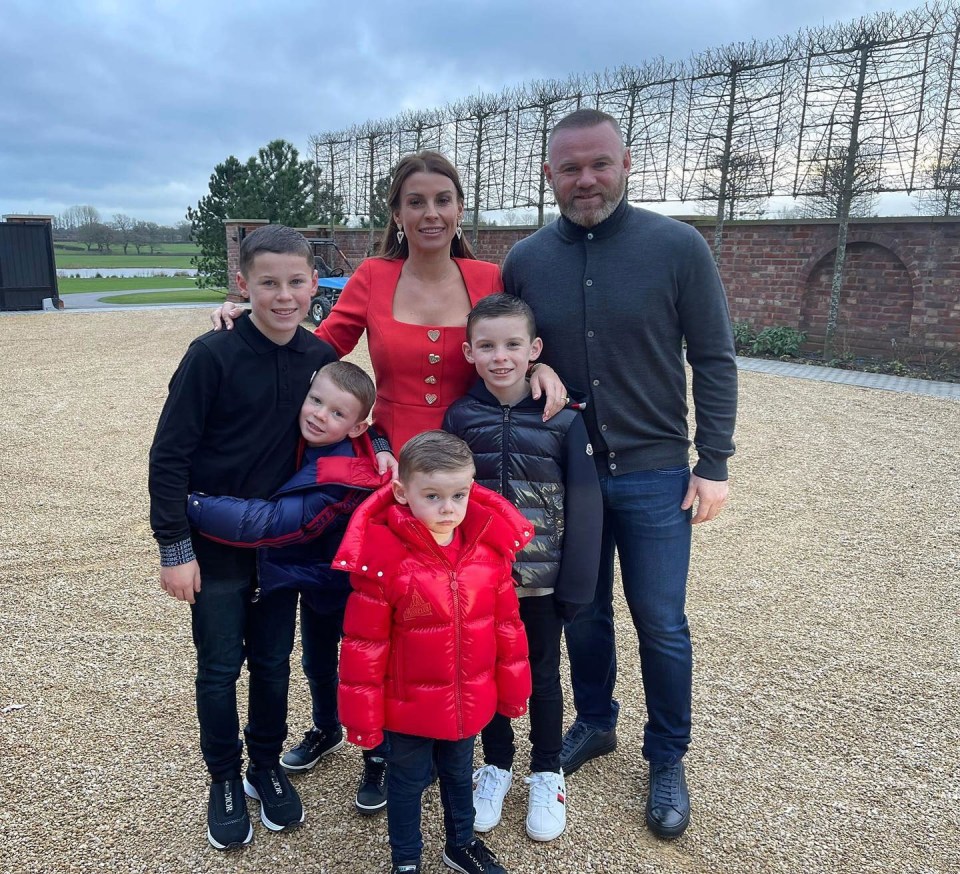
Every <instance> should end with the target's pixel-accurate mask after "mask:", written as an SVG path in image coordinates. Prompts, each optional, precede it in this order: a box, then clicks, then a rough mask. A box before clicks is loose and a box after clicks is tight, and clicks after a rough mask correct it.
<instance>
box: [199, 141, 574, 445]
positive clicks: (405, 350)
mask: <svg viewBox="0 0 960 874" xmlns="http://www.w3.org/2000/svg"><path fill="white" fill-rule="evenodd" d="M387 203H388V205H389V208H390V222H389V224H388V226H387V229H386V231H385V232H384V235H383V239H382V241H381V243H380V251H379V254H378V255H377V256H376V257H373V258H367V259H366V260H365V261H364V262H363V263H362V264H361V265H360V266H359V267H358V268H357V271H356V272H355V273H354V274H353V275H352V276H351V277H350V280H349V281H348V282H347V284H346V286H345V287H344V289H343V291H342V292H341V294H340V298H339V300H338V301H337V304H336V306H334V308H333V311H332V312H331V313H330V315H329V316H328V317H327V318H326V319H325V320H324V321H323V323H322V324H321V325H320V326H319V327H318V328H317V329H316V331H315V333H316V335H317V336H318V337H319V338H320V339H321V340H325V341H326V342H328V343H329V344H330V345H331V346H333V348H334V349H335V350H336V352H337V355H339V356H340V357H341V358H342V357H343V356H344V355H347V354H348V353H350V352H351V351H353V349H354V348H355V347H356V345H357V342H358V341H359V340H360V336H361V334H363V332H364V330H366V332H367V347H368V349H369V352H370V361H371V363H372V365H373V372H374V378H375V381H376V384H377V402H376V404H375V406H374V408H373V418H374V423H375V424H376V426H377V428H378V429H379V430H380V431H382V432H383V433H384V434H386V436H387V438H388V439H389V441H390V444H391V446H392V447H393V449H394V452H399V450H400V448H401V447H402V446H403V444H404V443H405V442H406V441H407V440H408V439H409V438H410V437H413V436H414V435H415V434H419V433H420V432H421V431H428V430H432V429H435V428H439V427H440V424H441V422H442V421H443V415H444V413H445V412H446V410H447V407H448V406H449V405H450V404H451V403H452V402H453V401H454V400H456V399H457V398H458V397H461V396H462V395H464V394H465V393H466V391H467V389H468V388H469V387H470V386H471V385H472V384H473V382H474V381H475V380H476V371H475V370H474V368H473V366H472V365H471V364H469V363H468V362H467V361H466V359H465V358H464V357H463V352H462V346H463V343H464V341H465V340H466V324H467V314H468V313H469V312H470V310H471V308H472V307H473V305H474V304H475V303H476V302H477V301H478V300H480V298H482V297H486V296H487V295H489V294H494V293H496V292H499V291H503V284H502V282H501V280H500V270H499V268H498V267H497V266H496V265H495V264H490V263H488V262H486V261H478V260H477V259H476V256H475V255H474V254H473V251H472V250H471V248H470V244H469V243H468V242H467V240H466V238H465V236H464V235H463V230H462V228H461V222H462V221H463V203H464V194H463V187H462V186H461V184H460V177H459V175H458V174H457V171H456V168H455V167H454V166H453V164H451V163H450V161H448V160H447V158H445V157H444V156H443V155H441V154H440V153H439V152H432V151H424V152H420V153H418V154H413V155H407V156H406V157H404V158H403V159H401V161H400V163H399V164H397V167H396V170H395V171H394V175H393V180H392V183H391V185H390V191H389V193H388V195H387ZM227 307H228V305H227V304H224V306H223V308H222V309H221V310H219V311H217V312H218V313H220V314H221V315H222V316H223V321H224V323H225V324H226V325H227V327H230V326H231V325H232V319H231V317H233V316H235V315H236V313H237V312H239V310H236V309H234V308H232V307H231V308H230V309H229V310H228V309H227ZM216 322H217V319H216V314H215V315H214V323H215V324H216ZM530 385H531V389H532V391H533V394H534V396H535V397H539V396H540V394H541V393H542V392H545V393H546V395H547V404H546V410H545V411H546V413H547V417H548V418H549V416H551V415H553V414H554V413H555V412H557V411H558V410H560V409H561V408H562V407H563V405H564V395H565V391H564V387H563V384H562V382H561V381H560V380H559V379H558V378H557V376H556V374H555V373H554V372H553V371H552V370H551V369H550V368H549V367H547V366H546V365H540V366H538V367H537V368H536V372H535V373H534V374H533V375H532V376H531V383H530Z"/></svg>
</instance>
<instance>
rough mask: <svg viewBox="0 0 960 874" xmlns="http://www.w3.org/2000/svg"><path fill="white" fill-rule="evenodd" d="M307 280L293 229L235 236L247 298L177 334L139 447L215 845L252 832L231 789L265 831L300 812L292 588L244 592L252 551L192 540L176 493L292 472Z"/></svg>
mask: <svg viewBox="0 0 960 874" xmlns="http://www.w3.org/2000/svg"><path fill="white" fill-rule="evenodd" d="M316 283H317V274H316V271H315V270H314V267H313V252H312V250H311V248H310V245H309V243H307V241H306V240H305V239H304V238H303V236H302V235H301V234H298V233H297V232H296V231H293V230H291V229H290V228H285V227H282V226H280V225H268V226H265V227H262V228H258V229H257V230H256V231H254V232H253V233H251V234H249V235H248V236H247V237H246V238H245V239H244V240H243V243H242V244H241V246H240V272H239V274H238V276H237V284H238V286H239V288H240V292H241V294H243V296H244V297H247V298H249V299H250V303H251V314H250V318H249V319H243V320H241V321H240V322H238V324H237V326H236V328H235V330H233V331H229V332H227V331H220V332H217V333H215V332H212V331H211V332H210V333H207V334H204V335H203V336H201V337H199V338H197V339H196V340H194V341H193V342H192V343H191V344H190V347H189V348H188V349H187V352H186V354H185V355H184V357H183V360H182V361H181V362H180V365H179V366H178V368H177V370H176V372H175V373H174V375H173V378H172V379H171V381H170V387H169V396H168V398H167V401H166V403H165V404H164V407H163V412H162V413H161V414H160V421H159V423H158V425H157V432H156V436H155V437H154V441H153V446H152V448H151V450H150V478H149V488H150V524H151V526H152V528H153V533H154V537H156V539H157V542H158V544H159V546H160V565H161V569H160V586H161V588H162V589H163V590H164V591H165V592H167V593H168V594H169V595H170V596H171V597H173V598H176V599H177V600H179V601H185V602H187V603H188V604H190V605H191V608H190V613H191V625H192V631H193V641H194V645H195V647H196V651H197V675H196V695H197V717H198V720H199V723H200V749H201V751H202V753H203V758H204V761H205V763H206V766H207V769H208V771H209V773H210V780H211V785H210V795H209V802H208V807H207V838H208V840H209V841H210V843H211V844H212V845H213V846H214V847H216V848H217V849H227V848H228V847H233V846H241V845H243V844H247V843H249V842H250V841H251V840H252V839H253V826H252V825H251V823H250V818H249V816H248V814H247V805H246V800H245V798H244V791H245V790H246V792H247V793H248V794H250V795H251V796H252V797H254V798H258V799H259V801H260V818H261V820H262V822H263V824H264V825H265V826H267V828H269V829H271V830H274V831H280V830H282V829H285V828H290V827H293V826H296V825H299V824H300V823H301V822H303V806H302V804H301V803H300V798H299V796H298V795H297V793H296V791H295V790H294V789H293V787H292V786H291V785H290V781H289V780H288V779H287V777H286V775H285V773H284V772H283V769H282V768H280V764H279V759H280V752H281V749H282V746H283V741H284V738H285V737H286V734H287V726H286V715H287V689H288V685H289V678H290V671H289V658H288V655H286V654H289V652H290V650H291V647H292V645H293V644H292V641H293V633H294V626H295V622H296V602H297V593H296V591H295V590H293V589H289V590H281V591H277V592H275V593H274V594H273V596H271V597H270V598H261V599H260V600H259V601H258V602H256V603H252V602H251V595H252V594H253V592H254V589H255V588H256V580H257V569H256V554H255V553H254V552H253V551H252V550H249V549H236V548H234V547H232V546H228V545H225V544H221V543H216V542H214V541H212V540H207V539H206V538H202V537H197V538H195V539H194V538H192V537H191V532H190V526H189V524H188V522H187V503H186V500H185V498H186V496H187V495H188V494H189V493H190V492H192V491H202V492H206V493H208V494H215V495H216V494H221V495H237V496H238V497H245V498H266V497H267V496H269V495H270V494H272V493H273V492H274V491H275V490H276V489H277V487H278V486H279V485H280V484H281V483H283V482H284V481H285V480H287V479H288V478H289V477H290V476H291V474H293V473H294V472H295V471H296V469H297V466H296V450H297V436H298V430H299V429H298V426H297V416H298V413H299V410H300V401H301V398H302V394H301V392H302V386H304V385H306V384H307V381H308V380H309V378H310V376H311V374H312V373H313V372H314V371H315V370H317V369H318V368H320V367H323V365H325V364H328V363H330V362H331V361H334V360H336V355H335V354H334V351H333V349H331V348H330V347H329V346H328V345H327V344H326V343H322V342H318V341H317V339H316V338H315V337H313V336H312V335H311V334H310V333H309V332H307V331H306V330H304V329H303V328H301V327H300V322H301V321H302V320H303V318H304V317H305V315H306V312H307V307H308V306H309V304H310V298H311V295H312V293H313V290H314V289H315V288H316ZM244 659H246V662H247V667H248V670H249V700H248V706H247V713H248V722H247V725H246V727H245V728H244V732H243V734H244V738H245V739H246V744H247V753H248V756H249V759H250V763H249V765H248V767H247V771H246V780H245V781H242V780H241V773H242V765H243V762H242V752H243V743H242V742H241V740H240V721H239V717H238V714H237V679H238V677H239V676H240V671H241V669H242V667H243V662H244Z"/></svg>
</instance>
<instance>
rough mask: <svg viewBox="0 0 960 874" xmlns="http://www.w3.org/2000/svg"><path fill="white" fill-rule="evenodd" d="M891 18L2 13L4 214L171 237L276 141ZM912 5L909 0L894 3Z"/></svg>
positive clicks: (170, 9) (292, 7) (187, 8)
mask: <svg viewBox="0 0 960 874" xmlns="http://www.w3.org/2000/svg"><path fill="white" fill-rule="evenodd" d="M881 5H883V6H886V5H887V4H880V3H871V2H823V0H809V2H805V3H804V4H803V5H802V6H800V7H792V6H791V5H790V4H780V3H774V2H772V0H713V2H711V3H709V4H707V3H704V2H702V0H696V2H694V0H646V2H644V3H624V2H623V0H617V2H614V0H590V2H589V3H586V4H585V3H584V2H583V0H554V2H545V0H530V2H524V3H517V2H515V0H511V2H506V0H488V2H476V3H464V4H457V5H454V6H450V5H449V4H448V5H445V6H443V7H438V6H437V5H436V4H434V3H425V2H419V0H417V2H409V3H404V4H400V3H396V2H393V0H391V2H386V0H367V2H361V3H354V4H335V5H334V4H327V3H313V4H302V3H299V2H292V0H275V2H272V3H270V4H265V3H262V2H255V0H231V2H223V0H213V2H203V3H199V2H191V3H187V2H183V0H165V2H161V0H154V2H141V3H135V4H134V3H123V2H119V0H118V2H107V0H100V2H93V3H91V2H87V3H82V4H70V3H65V2H63V3H60V2H54V3H45V4H40V3H34V2H29V0H5V2H4V11H3V22H2V28H0V81H2V82H3V83H4V87H3V89H2V91H0V131H2V136H0V212H4V213H7V212H20V211H30V210H32V211H35V212H50V213H56V212H61V211H62V210H63V209H64V208H66V206H70V205H72V204H75V203H91V204H93V205H95V206H97V208H98V209H100V211H101V213H103V214H104V216H105V217H108V216H109V215H110V214H111V213H112V212H123V213H126V214H128V215H132V216H135V217H137V218H144V219H149V220H154V221H160V222H163V223H167V224H172V223H174V222H176V221H179V220H180V219H181V218H183V215H184V212H185V210H186V207H187V205H188V204H194V203H196V201H197V200H198V199H199V198H200V197H202V196H203V194H204V193H205V192H206V186H207V182H208V180H209V176H210V173H211V172H212V170H213V167H214V166H215V165H216V164H217V163H219V162H221V161H223V160H224V159H225V158H226V157H227V156H228V155H231V154H233V155H236V156H237V157H239V158H240V159H241V160H245V159H246V158H247V157H249V156H250V155H252V154H254V153H255V152H256V150H257V149H258V148H259V147H261V146H263V145H265V144H266V143H267V142H269V141H270V140H273V139H276V138H278V137H280V138H284V139H287V140H290V141H291V142H293V143H294V144H295V145H296V146H297V147H298V148H300V149H301V151H304V150H305V149H306V148H307V140H308V137H309V136H310V134H313V133H321V132H325V131H336V130H341V129H344V128H348V127H350V126H351V125H354V124H359V123H363V122H365V121H367V120H369V119H378V118H388V117H393V116H395V115H397V114H399V113H400V112H402V111H403V110H404V109H414V108H416V109H429V108H433V107H436V106H439V105H442V104H444V103H446V102H450V101H455V100H458V99H461V98H463V97H466V96H469V95H472V94H476V93H478V92H498V91H500V90H501V89H504V88H509V87H514V86H518V85H521V84H523V83H524V82H527V81H530V80H532V79H544V78H560V79H563V78H566V77H567V76H568V75H570V74H572V73H582V72H590V71H601V70H603V69H604V68H607V67H615V66H618V65H621V64H633V65H639V64H641V63H643V62H644V61H645V60H648V59H651V58H654V57H657V56H663V57H665V58H667V59H668V60H676V59H681V58H686V57H688V56H689V55H690V54H691V53H694V52H696V51H699V50H701V49H703V48H705V47H707V46H710V45H718V44H722V43H726V42H733V41H737V40H745V39H749V38H751V37H757V38H761V39H762V38H767V37H771V36H776V35H779V34H781V33H791V32H794V31H796V30H797V29H798V28H799V27H801V26H810V25H816V24H819V23H821V22H828V23H829V22H831V21H834V20H837V19H838V18H852V17H856V16H858V15H862V14H866V13H868V12H870V11H872V10H873V9H875V8H879V7H881ZM894 5H895V6H896V7H897V8H899V9H904V8H909V7H910V6H911V5H914V4H911V3H906V2H901V3H896V4H894Z"/></svg>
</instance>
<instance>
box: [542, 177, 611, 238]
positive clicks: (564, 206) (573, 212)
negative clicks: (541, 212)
mask: <svg viewBox="0 0 960 874" xmlns="http://www.w3.org/2000/svg"><path fill="white" fill-rule="evenodd" d="M626 190H627V174H626V173H624V174H623V176H622V177H621V179H620V184H619V185H618V186H617V190H616V191H615V192H614V193H613V194H610V193H609V192H608V191H606V190H602V191H601V192H600V195H601V197H602V198H603V202H602V203H601V204H600V206H598V207H593V208H590V209H584V208H581V207H579V206H577V202H576V198H575V197H571V198H570V200H569V202H568V203H561V202H560V199H559V198H557V206H558V207H559V208H560V214H561V215H562V216H563V217H564V218H566V219H568V220H569V221H572V222H573V223H574V224H575V225H579V226H580V227H582V228H592V227H595V226H596V225H598V224H600V222H602V221H604V220H606V219H608V218H610V216H612V215H613V214H614V212H615V211H616V209H617V207H618V206H619V205H620V201H621V200H623V195H624V194H625V193H626ZM553 193H554V197H556V194H557V192H556V191H554V192H553Z"/></svg>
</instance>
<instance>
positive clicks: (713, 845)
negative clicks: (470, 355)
mask: <svg viewBox="0 0 960 874" xmlns="http://www.w3.org/2000/svg"><path fill="white" fill-rule="evenodd" d="M206 323H207V319H206V313H205V312H204V311H198V310H163V311H160V312H156V313H150V314H148V315H145V314H144V313H143V312H104V313H89V314H86V313H78V314H74V315H72V316H71V317H69V318H67V317H64V316H63V315H61V314H55V313H47V314H25V315H15V316H10V317H8V318H4V319H2V320H0V346H2V348H3V350H4V352H5V354H4V356H3V357H4V367H3V370H2V373H0V402H2V416H0V446H2V454H0V634H2V644H0V711H2V714H0V797H2V801H3V803H2V805H0V871H23V872H31V874H32V872H54V871H55V872H67V871H70V872H74V871H75V872H81V871H83V872H88V871H113V872H126V871H138V872H139V871H143V872H148V871H149V872H193V871H217V872H264V874H273V872H331V874H332V872H345V874H362V872H386V871H389V864H388V860H389V851H388V847H387V840H386V824H385V819H384V818H383V817H379V818H374V819H361V818H360V817H358V816H356V815H355V814H354V812H353V810H352V795H353V791H354V788H355V780H356V777H357V773H358V763H359V761H360V756H359V753H358V751H357V750H355V749H352V748H351V749H345V750H344V751H343V752H341V753H339V754H338V755H336V756H333V757H331V759H329V760H327V761H326V762H324V763H323V765H322V766H320V767H318V768H317V769H316V770H315V771H314V772H313V773H312V774H310V775H306V776H302V777H299V778H295V779H296V780H297V785H298V787H299V788H300V791H301V794H302V796H303V800H304V804H305V806H306V810H307V822H306V824H305V826H304V827H303V828H302V829H300V830H299V831H297V832H294V833H291V834H288V835H287V834H281V835H275V834H270V833H267V831H266V830H265V829H264V828H263V827H262V826H260V825H257V827H256V838H255V841H254V843H253V845H252V846H250V847H249V848H247V849H245V850H243V851H237V852H232V853H229V854H221V853H217V852H216V851H214V850H212V849H211V848H210V847H209V846H208V844H207V842H206V839H205V835H204V832H205V820H204V817H205V806H206V786H205V778H204V770H203V765H202V761H201V759H200V755H199V751H198V743H197V727H196V722H195V716H194V708H193V671H194V654H193V649H192V645H191V642H190V636H189V621H188V616H187V609H186V608H185V607H184V605H182V604H179V603H177V602H175V601H172V600H171V599H169V598H168V597H167V596H165V595H164V594H163V593H162V592H161V591H160V590H159V588H158V585H157V560H156V550H155V548H154V544H153V540H152V538H151V536H150V529H149V526H148V524H147V495H146V459H147V450H148V447H149V444H150V441H151V438H152V436H153V430H154V427H155V425H156V421H157V416H158V413H159V411H160V407H161V405H162V403H163V400H164V397H165V394H166V384H167V381H168V379H169V377H170V375H171V373H172V372H173V369H174V367H175V365H176V363H177V361H178V360H179V358H180V356H181V354H182V353H183V350H184V349H185V348H186V345H187V343H188V342H189V340H190V339H191V338H193V337H194V336H196V335H197V334H199V333H200V332H202V331H203V330H204V329H205V326H206ZM355 359H356V360H357V361H358V362H359V363H361V364H363V363H365V360H364V358H363V357H362V356H361V355H359V354H357V355H356V356H355ZM741 377H742V392H741V407H740V426H739V428H738V432H737V442H738V446H739V452H738V455H737V456H736V458H735V459H734V463H733V465H732V472H733V476H734V481H733V496H732V500H731V503H730V505H729V506H728V508H727V510H726V511H725V512H724V514H723V515H722V516H721V518H720V519H719V520H718V521H717V522H714V523H711V524H709V525H706V526H703V527H701V528H699V529H698V530H697V531H696V532H695V538H694V539H695V545H694V548H695V558H694V566H693V570H692V574H691V579H690V592H689V603H688V612H689V615H690V617H691V629H692V633H693V636H694V646H695V674H696V676H695V683H694V697H695V700H694V708H695V709H694V732H695V741H694V746H693V748H692V749H691V751H690V754H689V756H688V758H687V762H688V779H689V783H690V790H691V794H692V798H693V823H692V825H691V827H690V829H689V831H688V832H687V834H686V835H685V836H684V837H683V838H681V839H680V840H678V841H676V842H673V843H664V842H660V841H658V840H656V839H655V838H653V837H652V836H651V835H650V834H649V833H648V832H647V830H646V829H645V828H644V825H643V798H644V792H645V780H646V776H645V768H644V765H643V762H642V760H641V758H640V756H639V743H640V738H641V735H642V723H643V718H644V714H643V704H642V698H641V696H640V694H639V688H640V685H639V684H640V680H639V672H638V666H637V657H636V652H635V650H636V643H635V639H634V638H633V635H632V631H631V626H630V624H629V620H628V617H627V615H626V610H625V607H624V605H623V603H622V602H620V603H618V613H619V618H620V623H621V625H620V628H621V631H622V635H621V654H622V659H621V666H620V683H619V694H620V696H621V699H622V701H623V710H622V714H621V721H620V728H619V737H620V746H619V748H618V750H617V752H616V753H615V754H614V755H611V756H608V757H606V758H604V759H601V760H600V761H598V762H593V763H590V764H588V765H586V766H585V767H584V768H582V769H581V770H580V771H579V772H577V773H576V774H575V775H574V776H573V777H571V778H570V780H569V782H568V790H569V821H568V829H567V832H566V833H565V834H564V835H563V836H562V837H561V838H559V839H558V840H556V841H554V842H552V843H550V844H547V845H536V844H534V843H533V842H532V841H529V840H528V839H527V838H526V836H525V835H524V833H523V818H524V815H525V810H526V798H525V793H524V791H523V789H524V787H523V785H522V783H520V785H517V784H516V783H515V787H514V790H513V791H512V792H511V794H510V796H508V802H507V806H506V809H505V815H504V821H503V823H502V824H501V825H500V826H499V827H498V828H497V829H496V830H495V831H494V832H493V833H491V835H490V844H491V845H492V847H493V848H494V849H495V850H496V851H497V852H498V853H499V855H500V857H501V859H502V861H503V862H504V863H505V864H506V866H507V868H508V870H509V871H510V872H512V874H521V872H530V874H532V872H548V871H561V872H613V874H618V872H697V874H708V872H711V874H712V872H744V874H746V872H758V871H760V872H768V871H769V872H798V874H799V872H804V874H811V872H878V874H879V872H884V874H886V872H898V874H901V872H903V874H920V872H925V874H926V872H944V874H946V872H956V871H958V870H960V715H958V701H960V609H958V607H960V604H958V600H960V598H958V586H960V536H958V535H960V473H958V469H960V464H958V444H960V438H958V434H960V403H957V402H956V401H950V400H938V399H935V398H922V397H917V396H914V395H906V394H893V393H888V392H879V391H870V390H867V389H861V388H853V387H850V386H841V385H829V384H824V383H818V382H810V381H803V380H794V379H787V378H782V377H771V376H767V375H764V374H755V373H744V374H742V375H741ZM294 677H295V679H294V683H293V691H292V698H291V704H290V711H291V715H290V724H291V731H292V732H294V733H299V732H300V731H302V730H304V729H305V728H306V723H307V720H308V713H309V709H308V699H307V691H306V685H305V683H304V681H303V678H302V676H301V675H300V673H299V670H297V669H295V670H294ZM568 709H569V705H568ZM525 736H526V730H525V728H521V730H520V731H519V732H518V737H519V738H521V739H522V740H521V744H520V747H521V748H520V753H519V755H518V761H521V762H522V761H524V760H525V756H526V752H527V745H526V740H525ZM517 782H518V783H519V781H517ZM251 810H252V812H256V810H257V805H256V803H253V804H252V805H251ZM424 825H425V829H424V831H425V839H426V844H427V849H426V852H425V862H426V865H425V871H427V872H432V874H437V872H440V871H442V870H446V869H445V868H444V867H443V866H442V864H441V863H440V861H439V852H440V847H441V841H442V834H441V833H442V827H441V822H440V805H439V799H438V797H437V794H436V789H432V790H430V791H429V793H428V796H427V801H426V805H425V811H424Z"/></svg>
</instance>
